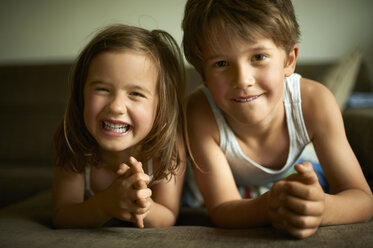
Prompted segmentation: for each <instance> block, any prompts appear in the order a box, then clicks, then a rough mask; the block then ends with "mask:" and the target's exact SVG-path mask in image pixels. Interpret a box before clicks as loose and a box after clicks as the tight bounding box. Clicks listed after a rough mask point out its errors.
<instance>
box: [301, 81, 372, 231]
mask: <svg viewBox="0 0 373 248" xmlns="http://www.w3.org/2000/svg"><path fill="white" fill-rule="evenodd" d="M301 95H302V109H303V115H304V120H305V123H306V126H307V130H308V133H309V136H310V139H311V141H312V143H313V145H314V147H315V151H316V153H317V156H318V158H319V161H320V164H321V165H322V168H323V170H324V173H325V176H326V178H327V180H328V183H329V185H330V187H331V190H332V193H333V195H329V194H326V196H325V212H324V214H323V218H322V222H321V225H331V224H347V223H355V222H362V221H367V220H369V219H370V218H371V216H372V214H373V198H372V192H371V190H370V188H369V186H368V184H367V182H366V180H365V177H364V175H363V173H362V170H361V168H360V165H359V162H358V160H357V159H356V157H355V155H354V153H353V151H352V149H351V147H350V145H349V143H348V140H347V137H346V134H345V129H344V125H343V119H342V115H341V112H340V110H339V107H338V105H337V103H336V101H335V98H334V96H333V94H332V93H331V92H330V91H329V90H328V89H327V88H326V87H325V86H323V85H321V84H319V83H316V82H314V81H311V80H307V79H302V83H301ZM316 96H317V97H316ZM341 206H343V207H341Z"/></svg>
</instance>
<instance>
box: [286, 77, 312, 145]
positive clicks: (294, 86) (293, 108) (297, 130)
mask: <svg viewBox="0 0 373 248" xmlns="http://www.w3.org/2000/svg"><path fill="white" fill-rule="evenodd" d="M300 79H301V76H300V75H299V74H297V73H293V74H292V75H291V76H289V77H287V78H285V83H284V91H283V98H284V105H285V111H286V118H287V123H288V131H289V134H290V135H292V136H294V138H295V139H294V141H295V142H296V143H297V144H293V145H294V146H296V147H304V146H305V145H306V144H308V143H310V138H309V136H308V132H307V128H306V124H305V123H304V119H303V111H302V100H301V91H300Z"/></svg>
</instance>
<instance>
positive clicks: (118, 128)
mask: <svg viewBox="0 0 373 248" xmlns="http://www.w3.org/2000/svg"><path fill="white" fill-rule="evenodd" d="M103 128H104V129H105V130H109V131H112V132H116V133H124V132H126V131H128V129H129V128H130V125H127V124H124V125H123V124H114V123H109V122H105V121H104V122H103Z"/></svg>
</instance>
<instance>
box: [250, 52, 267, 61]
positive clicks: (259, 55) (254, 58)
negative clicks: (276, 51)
mask: <svg viewBox="0 0 373 248" xmlns="http://www.w3.org/2000/svg"><path fill="white" fill-rule="evenodd" d="M265 58H267V56H265V55H264V54H256V55H254V56H253V58H252V61H261V60H264V59H265Z"/></svg>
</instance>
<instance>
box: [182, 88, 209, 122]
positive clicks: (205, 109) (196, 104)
mask: <svg viewBox="0 0 373 248" xmlns="http://www.w3.org/2000/svg"><path fill="white" fill-rule="evenodd" d="M209 113H211V114H212V111H211V107H210V104H209V103H208V100H207V97H206V95H205V94H204V93H203V92H202V90H201V89H200V88H197V89H196V90H194V91H193V92H192V93H191V94H190V95H189V96H188V103H187V115H188V117H191V118H194V117H196V118H199V119H200V118H202V119H205V118H206V117H208V115H209ZM206 119H209V118H206Z"/></svg>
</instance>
